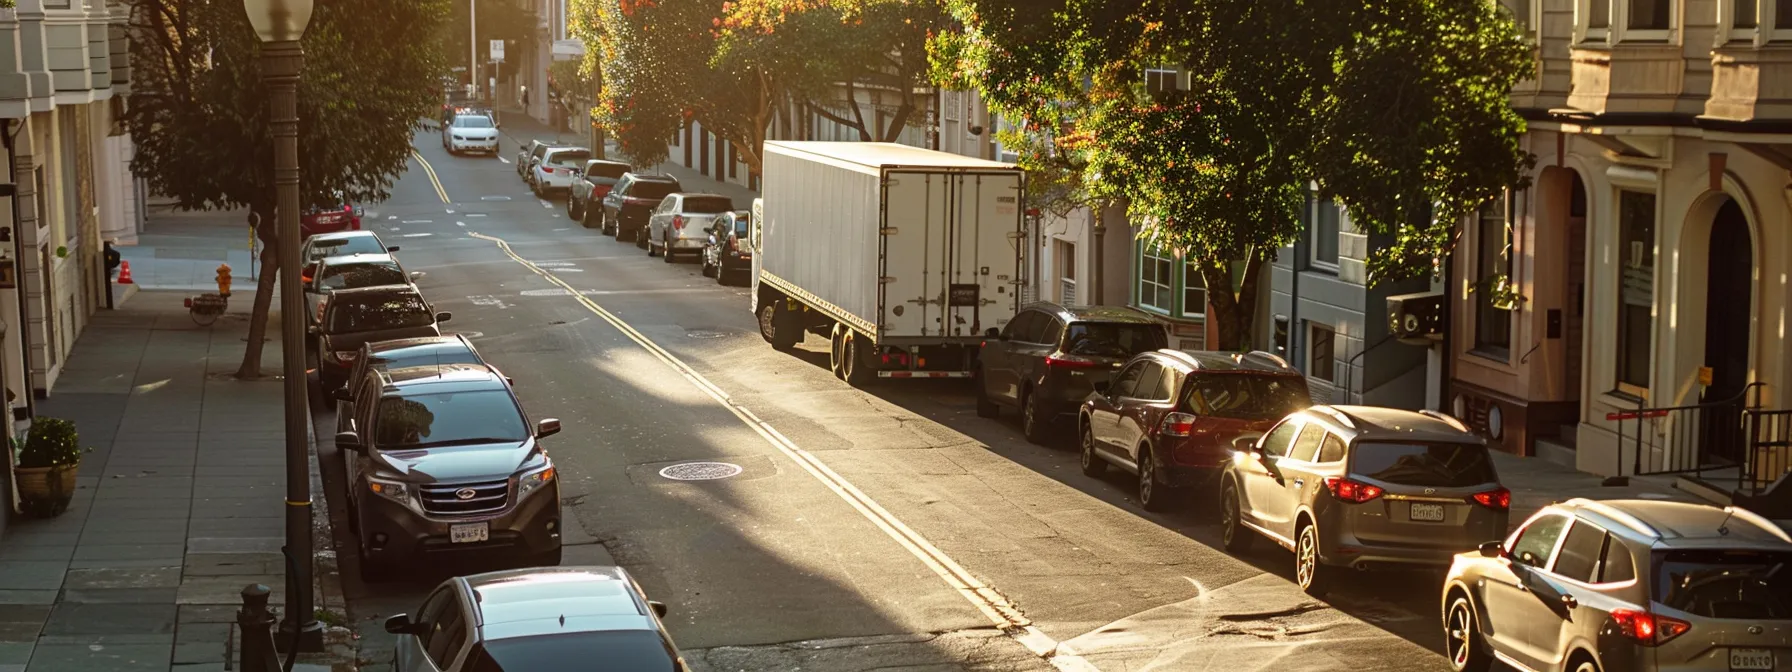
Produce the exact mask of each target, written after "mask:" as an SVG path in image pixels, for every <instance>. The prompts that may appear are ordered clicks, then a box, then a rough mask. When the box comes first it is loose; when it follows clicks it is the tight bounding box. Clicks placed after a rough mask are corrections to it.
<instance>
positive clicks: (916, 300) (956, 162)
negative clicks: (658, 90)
mask: <svg viewBox="0 0 1792 672" xmlns="http://www.w3.org/2000/svg"><path fill="white" fill-rule="evenodd" d="M1025 180H1026V176H1025V174H1024V173H1023V172H1022V171H1021V170H1020V168H1018V167H1016V166H1014V165H1012V164H1006V163H998V162H995V161H986V160H982V159H975V158H970V157H965V156H959V155H957V154H947V153H944V152H936V151H932V150H926V149H920V148H916V147H909V146H907V145H898V144H893V143H884V142H788V141H772V142H767V143H765V171H764V181H763V189H762V191H761V193H762V194H763V197H762V198H761V199H760V200H759V201H757V202H755V203H754V205H753V207H754V210H755V211H756V212H755V213H754V215H755V216H754V217H753V218H752V219H753V223H752V226H753V227H754V228H753V236H752V246H753V251H754V254H753V283H752V292H751V296H752V297H753V314H754V315H755V316H757V318H758V320H759V331H760V335H761V336H763V337H765V340H766V341H767V342H769V343H771V344H772V347H774V348H777V349H779V350H788V349H790V348H792V347H794V346H795V345H796V344H797V343H799V342H801V341H802V339H803V334H804V333H813V334H817V335H820V336H825V337H828V339H829V341H830V343H831V346H832V347H831V356H830V357H829V363H830V366H831V368H832V369H833V370H834V374H835V375H837V376H840V377H841V378H844V379H846V380H847V381H848V382H851V383H853V384H861V383H864V382H866V381H869V380H872V379H875V378H968V377H970V375H971V372H972V371H973V370H974V369H975V363H976V357H977V351H978V349H979V347H980V346H981V343H982V340H983V339H984V338H985V336H986V334H988V333H989V332H991V331H994V330H998V329H1000V328H1001V327H1002V326H1003V325H1005V324H1007V323H1008V320H1010V319H1012V318H1013V317H1014V314H1015V312H1016V310H1017V309H1018V308H1019V307H1020V297H1021V293H1022V292H1021V290H1022V287H1023V285H1024V284H1025V277H1024V276H1023V275H1022V269H1024V268H1025V267H1026V265H1025V264H1026V261H1025V259H1024V257H1025V245H1024V236H1023V234H1022V221H1023V220H1022V203H1021V200H1022V195H1023V194H1022V191H1023V187H1024V186H1025Z"/></svg>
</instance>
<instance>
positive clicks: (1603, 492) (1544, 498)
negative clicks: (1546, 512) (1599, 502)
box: [1490, 451, 1708, 529]
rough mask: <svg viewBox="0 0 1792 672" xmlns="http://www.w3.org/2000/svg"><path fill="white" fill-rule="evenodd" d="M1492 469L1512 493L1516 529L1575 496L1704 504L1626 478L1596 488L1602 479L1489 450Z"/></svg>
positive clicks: (1678, 492) (1680, 492)
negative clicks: (1620, 484) (1627, 481)
mask: <svg viewBox="0 0 1792 672" xmlns="http://www.w3.org/2000/svg"><path fill="white" fill-rule="evenodd" d="M1490 454H1491V455H1493V466H1494V469H1495V470H1496V471H1498V472H1499V476H1500V482H1501V483H1503V484H1504V485H1505V486H1506V487H1507V488H1508V489H1510V490H1511V491H1512V518H1511V521H1510V525H1511V527H1512V528H1513V529H1517V528H1518V526H1519V525H1522V524H1524V521H1525V519H1526V518H1530V517H1531V514H1533V513H1536V512H1537V511H1538V510H1540V509H1542V508H1543V507H1545V506H1549V505H1550V504H1553V503H1555V502H1561V501H1566V500H1570V499H1574V498H1576V497H1586V498H1588V499H1659V500H1665V501H1675V502H1694V503H1699V504H1705V503H1708V502H1706V501H1705V500H1703V499H1700V498H1698V497H1696V496H1694V495H1693V494H1692V493H1689V492H1686V491H1683V490H1675V489H1673V488H1669V487H1664V486H1662V485H1659V484H1656V483H1651V482H1648V481H1645V480H1642V479H1638V478H1632V479H1630V485H1627V486H1624V487H1605V486H1603V485H1600V483H1601V482H1602V481H1604V480H1605V479H1604V478H1602V477H1600V476H1596V475H1594V474H1589V473H1587V472H1584V471H1578V470H1575V469H1573V468H1571V467H1566V466H1563V465H1560V464H1556V463H1554V462H1550V461H1549V460H1545V459H1542V458H1536V457H1518V456H1516V455H1511V454H1508V453H1502V452H1499V451H1492V452H1491V453H1490Z"/></svg>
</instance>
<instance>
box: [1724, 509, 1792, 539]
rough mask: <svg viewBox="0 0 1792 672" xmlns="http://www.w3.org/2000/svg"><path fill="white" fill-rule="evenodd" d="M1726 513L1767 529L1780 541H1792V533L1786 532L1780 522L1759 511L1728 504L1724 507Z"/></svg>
mask: <svg viewBox="0 0 1792 672" xmlns="http://www.w3.org/2000/svg"><path fill="white" fill-rule="evenodd" d="M1724 513H1728V514H1730V515H1732V516H1735V517H1737V518H1741V519H1743V520H1746V521H1748V522H1751V523H1754V524H1755V525H1756V526H1758V527H1760V528H1761V529H1764V530H1767V533H1768V534H1771V535H1773V536H1776V537H1779V538H1780V541H1784V542H1788V543H1792V535H1788V534H1786V530H1785V529H1783V528H1781V527H1780V526H1779V525H1778V524H1776V523H1774V522H1773V521H1771V520H1768V519H1767V517H1766V516H1763V515H1761V514H1759V513H1755V512H1753V511H1750V510H1748V509H1745V508H1742V507H1740V506H1726V507H1724Z"/></svg>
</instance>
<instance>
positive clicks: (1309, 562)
mask: <svg viewBox="0 0 1792 672" xmlns="http://www.w3.org/2000/svg"><path fill="white" fill-rule="evenodd" d="M1330 578H1331V568H1330V567H1327V566H1326V565H1325V563H1323V562H1320V561H1319V526H1318V525H1314V524H1313V523H1307V524H1305V525H1302V526H1301V528H1300V534H1299V536H1298V537H1297V538H1296V541H1295V542H1294V582H1295V583H1296V584H1299V585H1300V589H1301V590H1304V591H1307V594H1308V595H1312V596H1314V597H1319V596H1321V595H1324V594H1325V592H1326V589H1327V588H1329V587H1330V586H1329V585H1327V584H1328V583H1329V581H1328V580H1329V579H1330Z"/></svg>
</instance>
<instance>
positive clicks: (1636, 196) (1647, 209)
mask: <svg viewBox="0 0 1792 672" xmlns="http://www.w3.org/2000/svg"><path fill="white" fill-rule="evenodd" d="M1618 230H1619V235H1620V236H1621V241H1620V245H1619V247H1618V254H1619V256H1620V258H1619V262H1620V263H1619V268H1620V271H1619V290H1618V293H1619V300H1618V349H1617V357H1618V367H1617V370H1618V384H1619V385H1628V386H1632V387H1635V388H1638V389H1639V390H1646V389H1648V387H1649V338H1650V336H1651V335H1653V333H1654V331H1655V315H1654V310H1655V308H1654V307H1655V194H1648V193H1643V192H1640V191H1621V192H1618Z"/></svg>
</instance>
